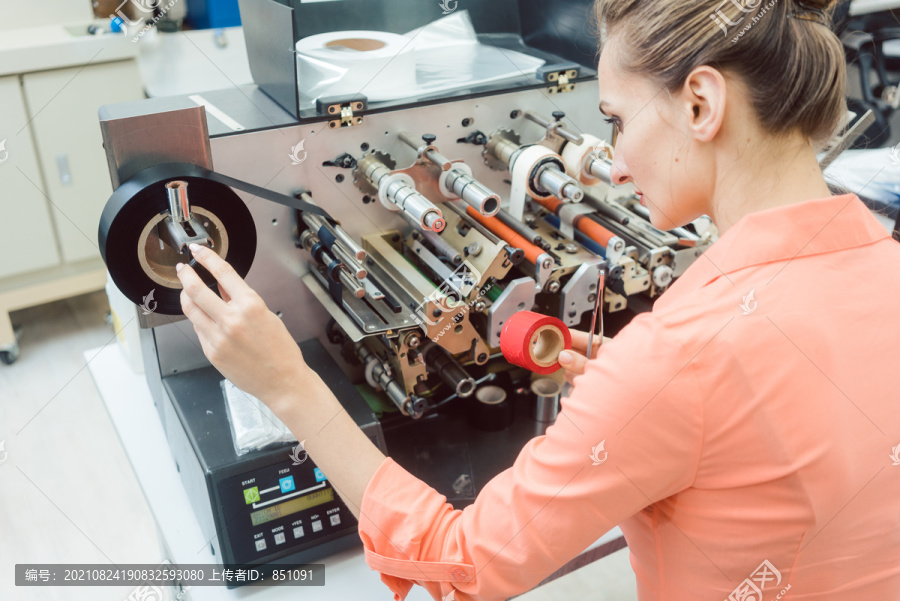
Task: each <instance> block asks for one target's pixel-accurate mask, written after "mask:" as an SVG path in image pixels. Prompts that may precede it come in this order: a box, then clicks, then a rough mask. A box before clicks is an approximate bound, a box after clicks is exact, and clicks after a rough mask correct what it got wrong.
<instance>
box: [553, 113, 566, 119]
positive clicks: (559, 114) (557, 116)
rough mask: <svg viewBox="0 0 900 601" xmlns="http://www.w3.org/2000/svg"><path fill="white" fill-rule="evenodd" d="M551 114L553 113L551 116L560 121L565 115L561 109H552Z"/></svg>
mask: <svg viewBox="0 0 900 601" xmlns="http://www.w3.org/2000/svg"><path fill="white" fill-rule="evenodd" d="M552 114H553V118H554V119H556V120H557V121H562V120H563V119H564V118H565V116H566V114H565V113H564V112H562V111H553V113H552Z"/></svg>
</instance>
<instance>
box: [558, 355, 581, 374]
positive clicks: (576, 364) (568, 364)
mask: <svg viewBox="0 0 900 601" xmlns="http://www.w3.org/2000/svg"><path fill="white" fill-rule="evenodd" d="M558 360H559V364H560V365H561V366H563V367H564V368H565V369H566V371H568V372H572V373H573V374H576V375H577V374H583V373H584V369H585V367H587V362H588V359H587V357H585V356H584V355H582V354H581V353H576V352H574V351H561V352H560V353H559V359H558Z"/></svg>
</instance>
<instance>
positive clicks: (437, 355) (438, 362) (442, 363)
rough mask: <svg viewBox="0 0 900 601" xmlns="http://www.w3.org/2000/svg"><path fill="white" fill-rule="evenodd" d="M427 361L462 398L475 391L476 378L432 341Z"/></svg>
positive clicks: (426, 351) (426, 357) (427, 351)
mask: <svg viewBox="0 0 900 601" xmlns="http://www.w3.org/2000/svg"><path fill="white" fill-rule="evenodd" d="M425 362H426V364H427V365H428V366H429V367H430V368H432V370H433V371H434V372H436V373H437V374H438V376H440V378H441V380H443V381H444V383H445V384H447V386H449V387H450V388H451V389H452V390H453V392H455V393H456V394H457V396H459V397H460V398H466V397H469V396H472V393H473V392H475V378H473V377H472V376H470V375H469V374H468V373H466V370H465V369H464V368H463V366H462V365H460V364H459V363H458V362H457V361H456V359H454V358H453V357H452V356H450V354H449V353H447V351H445V350H444V349H443V348H441V347H440V346H438V345H437V344H433V343H432V344H430V345H429V346H428V348H427V349H426V350H425Z"/></svg>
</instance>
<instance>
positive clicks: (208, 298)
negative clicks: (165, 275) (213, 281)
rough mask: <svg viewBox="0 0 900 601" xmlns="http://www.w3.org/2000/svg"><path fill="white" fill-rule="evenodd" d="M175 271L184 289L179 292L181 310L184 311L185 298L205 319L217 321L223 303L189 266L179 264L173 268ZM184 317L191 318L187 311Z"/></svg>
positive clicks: (222, 309) (221, 312)
mask: <svg viewBox="0 0 900 601" xmlns="http://www.w3.org/2000/svg"><path fill="white" fill-rule="evenodd" d="M175 270H176V272H177V273H178V279H179V280H180V281H181V286H182V287H183V288H184V290H182V292H181V306H182V309H184V305H185V297H186V298H187V299H188V300H190V301H191V303H192V305H196V307H197V308H198V309H199V310H200V311H202V312H203V313H204V314H205V316H206V317H207V318H211V319H212V320H213V321H219V320H220V319H221V317H222V314H223V312H224V310H225V301H223V300H222V299H221V298H219V297H218V296H217V295H216V293H215V292H213V291H212V290H210V289H209V287H208V286H207V285H206V284H205V283H204V282H203V280H201V279H200V276H199V275H197V272H196V271H194V269H193V268H192V267H191V266H190V265H186V264H185V263H179V264H178V266H176V267H175ZM189 306H190V305H189ZM185 315H187V316H188V317H189V318H190V317H191V316H190V315H188V313H187V311H185ZM192 321H193V320H192Z"/></svg>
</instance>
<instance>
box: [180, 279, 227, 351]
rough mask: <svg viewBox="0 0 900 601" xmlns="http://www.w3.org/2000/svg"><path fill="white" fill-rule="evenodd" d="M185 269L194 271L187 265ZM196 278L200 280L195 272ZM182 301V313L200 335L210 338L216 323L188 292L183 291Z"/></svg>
mask: <svg viewBox="0 0 900 601" xmlns="http://www.w3.org/2000/svg"><path fill="white" fill-rule="evenodd" d="M184 269H191V271H193V269H192V268H191V267H190V266H189V265H185V266H184V267H182V270H184ZM179 275H180V274H179ZM194 277H197V279H200V278H199V277H198V276H197V273H196V272H194ZM210 292H212V290H210ZM213 296H215V294H213ZM180 300H181V311H182V313H184V316H185V317H187V318H188V319H190V320H191V323H193V324H194V330H196V331H197V334H198V335H201V336H202V337H207V338H208V337H209V335H210V334H211V333H212V332H213V330H214V329H215V327H216V323H215V322H214V321H213V320H212V318H211V317H210V316H209V315H207V314H206V312H204V311H203V309H201V308H200V307H198V306H197V303H195V302H194V300H193V299H192V298H191V297H190V295H189V294H188V292H187V291H186V290H182V291H181V297H180ZM216 300H219V299H216ZM220 302H221V301H220Z"/></svg>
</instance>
